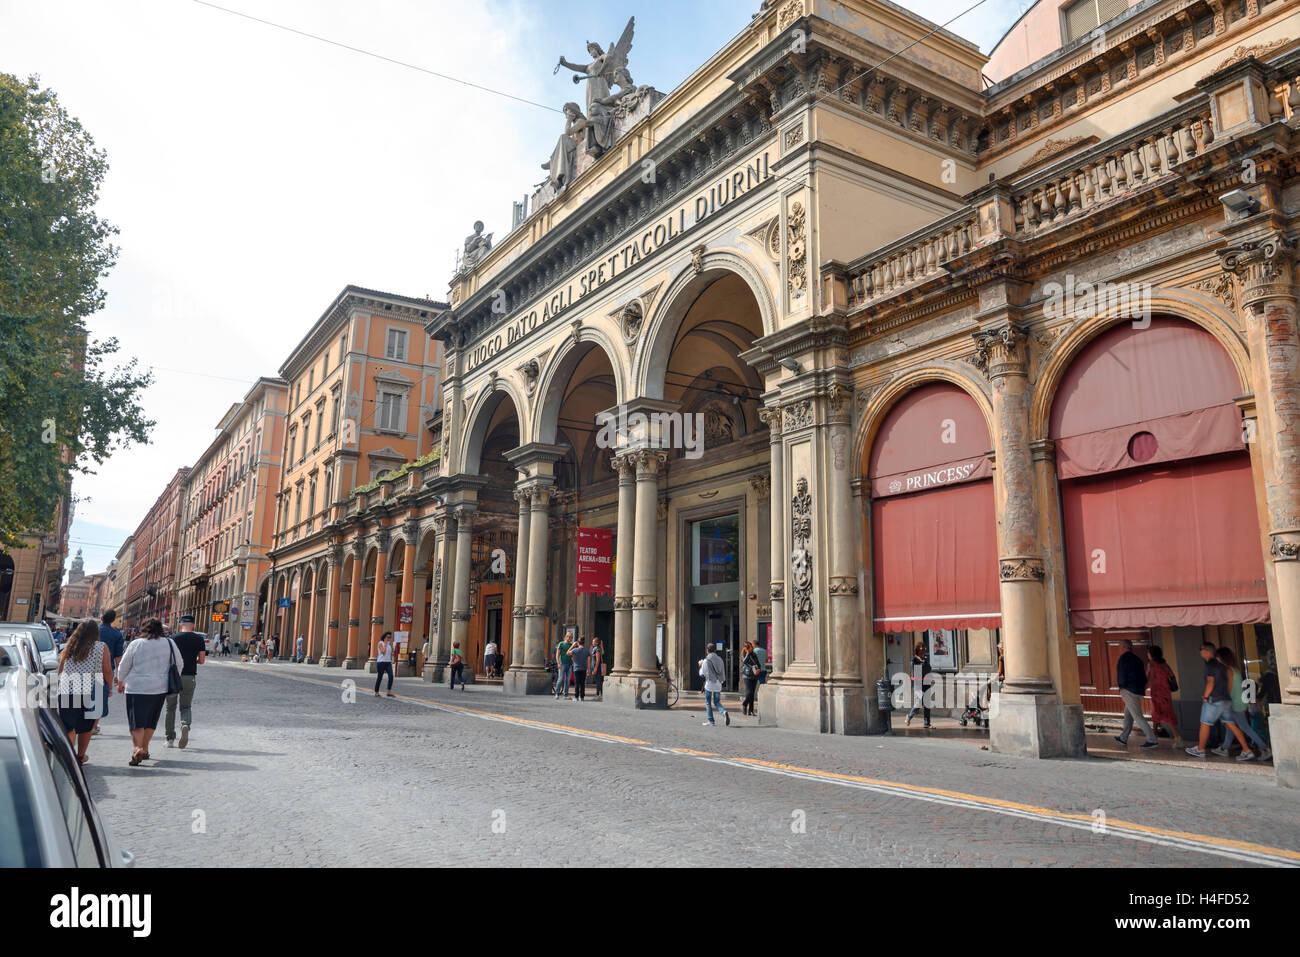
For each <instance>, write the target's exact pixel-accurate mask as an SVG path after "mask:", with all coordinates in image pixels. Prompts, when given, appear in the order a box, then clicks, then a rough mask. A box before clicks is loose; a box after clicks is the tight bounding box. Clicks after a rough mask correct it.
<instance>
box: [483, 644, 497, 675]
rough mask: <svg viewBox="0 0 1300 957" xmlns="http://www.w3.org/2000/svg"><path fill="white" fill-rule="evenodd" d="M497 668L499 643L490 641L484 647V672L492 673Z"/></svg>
mask: <svg viewBox="0 0 1300 957" xmlns="http://www.w3.org/2000/svg"><path fill="white" fill-rule="evenodd" d="M496 670H497V643H496V642H495V641H489V642H488V643H487V644H486V645H485V646H484V647H483V674H484V675H485V676H486V675H492V674H495V673H496Z"/></svg>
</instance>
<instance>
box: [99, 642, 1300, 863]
mask: <svg viewBox="0 0 1300 957" xmlns="http://www.w3.org/2000/svg"><path fill="white" fill-rule="evenodd" d="M349 678H351V679H354V680H356V681H357V683H358V684H357V688H356V697H355V701H354V702H352V703H347V702H345V700H344V698H345V694H344V692H343V690H342V686H341V683H342V682H344V681H346V680H347V679H349ZM371 680H373V679H371V678H369V677H368V676H367V675H365V674H364V673H357V672H349V673H345V672H340V671H337V670H330V671H325V670H322V669H320V668H318V667H311V666H306V665H301V666H298V665H288V664H280V663H277V664H270V665H243V664H234V663H225V662H211V661H210V662H209V663H208V664H206V665H204V666H202V668H201V669H200V677H199V684H198V692H197V694H196V696H195V702H194V709H195V710H194V716H195V723H194V729H193V733H192V737H191V740H190V746H189V748H188V749H186V750H183V751H182V750H169V749H167V748H166V747H165V741H164V736H163V729H162V724H161V722H160V725H159V733H158V736H157V737H156V738H155V739H154V744H153V745H152V746H151V751H152V754H153V760H151V761H149V762H147V763H146V765H145V766H143V767H141V768H130V767H128V766H127V763H126V761H127V758H128V757H129V756H130V748H129V746H128V743H127V734H126V724H125V715H124V708H123V705H122V699H121V698H114V699H113V704H112V713H111V715H110V717H109V719H108V721H107V722H106V723H105V728H104V733H102V734H101V735H99V736H98V737H97V738H95V739H94V744H93V746H92V748H91V763H90V764H89V765H88V766H87V776H88V778H89V780H90V782H91V788H92V792H93V794H94V797H95V799H96V801H97V803H98V804H99V807H100V811H101V814H102V815H103V817H104V820H105V822H106V823H107V824H108V826H109V827H110V829H112V830H113V831H114V833H115V835H116V837H117V840H118V842H119V843H120V845H121V846H122V847H124V848H126V849H127V850H130V851H132V852H133V853H134V854H135V855H136V858H137V861H138V863H139V866H141V867H157V866H174V865H209V866H231V865H247V866H284V865H303V866H312V867H328V866H339V865H362V864H364V865H385V864H391V865H475V864H486V865H501V864H512V865H513V864H523V865H543V864H559V865H564V864H579V863H582V864H595V865H678V866H692V865H697V864H723V865H753V864H764V865H793V866H808V865H859V866H891V865H922V866H925V865H969V864H977V865H1033V866H1055V867H1068V866H1078V865H1111V866H1131V867H1187V866H1191V867H1205V866H1231V865H1241V864H1259V863H1265V864H1277V863H1291V864H1295V863H1297V862H1300V825H1298V824H1297V821H1300V795H1297V794H1296V793H1295V792H1293V791H1288V790H1286V789H1282V788H1278V787H1277V786H1276V785H1275V784H1274V782H1273V780H1272V777H1271V775H1266V774H1238V773H1233V771H1232V770H1228V769H1223V770H1220V769H1219V768H1216V767H1184V766H1173V765H1163V764H1150V763H1144V762H1138V761H1131V762H1126V761H1116V760H1113V759H1112V760H1108V759H1101V758H1091V759H1084V760H1053V761H1032V760H1027V759H1021V758H1016V757H1010V756H1006V755H1001V754H993V753H990V752H987V751H982V750H980V749H979V748H978V746H976V745H972V744H970V743H967V742H964V741H957V740H952V739H930V740H921V739H918V738H916V737H912V736H902V735H900V736H896V737H893V738H876V737H851V738H850V737H838V736H824V735H811V734H803V733H798V732H793V731H786V730H778V729H770V728H759V727H758V726H757V724H756V722H755V719H752V718H741V717H739V715H738V713H736V712H733V724H732V726H731V727H730V728H727V727H718V728H707V727H702V726H701V716H700V714H699V712H696V711H692V710H673V711H668V712H637V713H633V712H625V711H617V710H615V709H614V708H613V707H612V706H610V705H607V704H604V703H601V702H589V703H585V704H584V703H576V702H573V701H556V700H554V699H552V698H549V697H543V698H528V699H521V698H511V697H506V696H505V695H503V694H502V693H501V691H500V690H499V689H497V688H489V687H486V686H477V687H476V686H471V687H470V688H469V689H468V690H467V691H465V692H461V691H459V690H457V691H456V692H454V693H453V692H451V691H449V690H448V689H447V688H446V687H443V686H440V687H430V686H429V685H427V684H423V683H422V682H420V681H419V680H418V679H399V680H398V682H397V684H396V686H395V692H396V693H397V694H399V695H400V697H399V699H398V700H390V699H387V698H383V699H376V698H375V697H373V695H372V693H371V690H370V681H371ZM1103 814H1104V821H1105V823H1104V826H1102V823H1101V822H1102V815H1103Z"/></svg>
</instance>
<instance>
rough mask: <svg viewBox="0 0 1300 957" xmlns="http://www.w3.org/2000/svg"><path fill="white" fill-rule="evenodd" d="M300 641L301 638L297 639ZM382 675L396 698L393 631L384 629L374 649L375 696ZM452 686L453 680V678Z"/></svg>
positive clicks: (389, 691) (377, 692)
mask: <svg viewBox="0 0 1300 957" xmlns="http://www.w3.org/2000/svg"><path fill="white" fill-rule="evenodd" d="M298 640H299V641H302V639H301V638H299V639H298ZM384 675H388V697H390V698H396V697H397V695H395V694H393V633H392V632H391V631H386V632H384V633H383V634H382V635H380V636H379V647H378V648H377V649H376V650H375V697H376V698H378V697H379V682H380V681H382V680H383V678H384ZM452 683H453V686H454V685H455V680H454V679H453V682H452Z"/></svg>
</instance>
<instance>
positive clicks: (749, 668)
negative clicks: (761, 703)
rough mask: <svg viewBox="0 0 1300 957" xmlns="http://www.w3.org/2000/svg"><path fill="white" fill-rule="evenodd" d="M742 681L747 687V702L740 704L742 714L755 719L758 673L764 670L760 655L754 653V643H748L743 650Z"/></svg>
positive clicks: (741, 663)
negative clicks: (759, 658)
mask: <svg viewBox="0 0 1300 957" xmlns="http://www.w3.org/2000/svg"><path fill="white" fill-rule="evenodd" d="M741 651H742V652H743V657H742V658H741V659H740V680H741V681H742V682H744V685H745V700H743V701H742V702H741V703H740V713H741V714H747V715H749V716H750V717H754V715H755V712H754V697H755V695H757V694H758V673H759V672H760V671H762V670H763V665H762V663H761V662H760V661H759V660H758V655H756V654H755V653H754V644H753V642H750V641H747V642H745V644H744V646H743V647H742V648H741Z"/></svg>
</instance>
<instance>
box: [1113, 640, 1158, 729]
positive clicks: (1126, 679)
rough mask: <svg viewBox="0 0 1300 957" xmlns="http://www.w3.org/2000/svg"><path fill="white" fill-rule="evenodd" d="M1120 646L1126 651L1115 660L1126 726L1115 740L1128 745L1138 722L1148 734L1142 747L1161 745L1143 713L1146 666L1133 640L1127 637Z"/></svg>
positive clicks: (1117, 684) (1139, 726)
mask: <svg viewBox="0 0 1300 957" xmlns="http://www.w3.org/2000/svg"><path fill="white" fill-rule="evenodd" d="M1120 646H1121V647H1122V648H1123V649H1124V653H1123V654H1122V655H1120V656H1119V660H1118V661H1116V662H1115V685H1116V687H1118V688H1119V696H1120V698H1121V699H1122V700H1123V702H1124V726H1123V727H1122V728H1121V729H1120V732H1119V734H1118V735H1116V736H1115V740H1116V741H1118V742H1119V743H1120V744H1122V745H1124V746H1125V747H1127V746H1128V736H1129V735H1130V734H1132V733H1133V725H1134V724H1136V725H1137V726H1138V730H1139V731H1141V732H1142V733H1143V734H1144V735H1145V736H1146V741H1144V742H1143V744H1142V747H1144V748H1155V747H1159V746H1160V742H1159V740H1157V738H1156V733H1155V732H1154V731H1152V730H1151V725H1150V724H1148V723H1147V719H1146V716H1145V715H1143V714H1142V697H1143V695H1145V694H1146V693H1147V672H1146V668H1145V667H1143V665H1142V659H1141V658H1139V657H1138V656H1137V655H1135V654H1133V642H1131V641H1130V640H1129V639H1127V638H1125V639H1123V640H1122V641H1121V642H1120Z"/></svg>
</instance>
